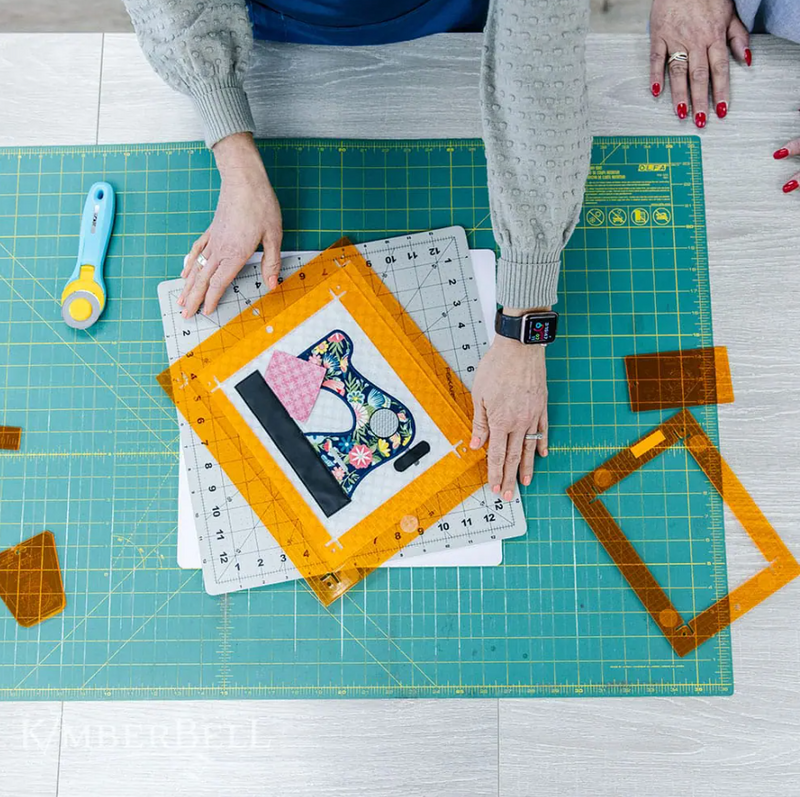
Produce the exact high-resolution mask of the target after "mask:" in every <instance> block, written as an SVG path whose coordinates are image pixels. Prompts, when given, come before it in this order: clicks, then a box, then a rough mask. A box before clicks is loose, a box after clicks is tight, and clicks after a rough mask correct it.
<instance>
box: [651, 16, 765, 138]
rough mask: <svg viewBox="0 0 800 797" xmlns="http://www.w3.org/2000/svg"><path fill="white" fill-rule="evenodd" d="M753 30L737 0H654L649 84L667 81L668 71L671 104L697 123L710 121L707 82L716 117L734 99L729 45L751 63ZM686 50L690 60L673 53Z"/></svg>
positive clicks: (722, 114)
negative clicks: (743, 19) (741, 15)
mask: <svg viewBox="0 0 800 797" xmlns="http://www.w3.org/2000/svg"><path fill="white" fill-rule="evenodd" d="M749 44H750V36H749V33H748V32H747V28H745V26H744V25H743V24H742V22H741V20H740V19H739V17H738V16H737V14H736V6H735V4H734V0H703V1H702V2H698V0H653V5H652V7H651V10H650V85H651V86H652V87H653V94H655V88H654V87H655V86H656V85H659V86H661V85H663V81H664V71H665V70H666V71H667V72H668V73H669V84H670V91H671V93H672V104H673V107H674V108H675V113H676V114H677V116H678V118H679V119H681V120H683V119H686V118H687V117H688V115H689V101H690V99H691V108H692V113H693V115H694V122H695V125H697V127H698V128H701V129H702V128H703V127H705V126H706V124H707V122H708V114H709V106H708V94H709V84H710V87H711V92H712V94H713V97H714V109H715V110H716V113H717V117H718V118H719V119H724V118H725V117H726V116H727V115H728V108H729V103H730V97H729V95H730V88H729V74H728V70H729V65H728V47H729V46H730V51H731V52H732V53H733V55H734V56H735V58H736V59H737V60H739V61H740V62H742V63H746V64H747V65H748V66H749V65H750V63H751V60H752V57H751V54H750V49H749ZM676 53H685V54H686V55H687V56H688V60H683V59H674V60H672V61H670V56H672V55H675V54H676Z"/></svg>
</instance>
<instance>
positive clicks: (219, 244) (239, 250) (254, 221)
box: [178, 133, 283, 318]
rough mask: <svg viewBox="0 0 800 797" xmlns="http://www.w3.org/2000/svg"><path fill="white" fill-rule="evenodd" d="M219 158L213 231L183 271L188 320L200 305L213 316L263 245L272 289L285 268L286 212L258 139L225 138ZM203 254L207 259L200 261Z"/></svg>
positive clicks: (266, 275)
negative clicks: (219, 303)
mask: <svg viewBox="0 0 800 797" xmlns="http://www.w3.org/2000/svg"><path fill="white" fill-rule="evenodd" d="M214 155H215V157H216V160H217V167H218V168H219V172H220V176H221V178H222V186H221V188H220V192H219V199H218V201H217V210H216V213H215V214H214V219H213V221H212V222H211V226H210V227H209V228H208V229H207V230H206V231H205V232H204V233H203V234H202V235H201V236H200V237H199V238H198V239H197V240H196V241H195V242H194V245H193V246H192V249H191V251H190V252H189V256H188V257H187V258H186V263H185V265H184V268H183V271H182V272H181V277H183V278H184V279H185V280H186V285H185V286H184V289H183V293H181V295H180V297H179V299H178V304H179V305H181V306H182V307H183V308H184V310H183V317H184V318H190V317H191V316H193V315H194V314H195V313H196V312H197V311H198V310H199V309H200V307H201V305H202V312H203V313H204V314H208V313H213V312H214V310H216V307H217V303H218V302H219V300H220V298H221V297H222V294H223V293H225V289H226V288H227V287H228V285H230V283H231V281H232V280H233V278H234V277H235V276H236V275H237V274H238V273H239V271H240V270H241V268H242V266H243V265H244V264H245V263H246V262H247V260H248V258H249V257H250V256H251V255H252V254H253V252H255V251H256V249H257V248H258V246H259V244H260V245H261V246H263V248H264V255H263V257H262V258H261V274H262V275H263V277H264V284H265V285H266V286H267V287H268V288H269V289H270V290H272V289H273V288H275V287H277V285H278V274H279V272H280V269H281V238H282V235H283V232H282V226H281V209H280V206H279V205H278V199H277V197H276V196H275V192H274V191H273V190H272V186H271V185H270V182H269V178H268V177H267V172H266V170H265V169H264V163H263V161H262V160H261V155H260V154H259V152H258V149H257V148H256V146H255V142H254V141H253V137H252V136H251V135H250V134H249V133H238V134H236V135H233V136H229V137H228V138H224V139H222V141H220V142H219V143H218V144H217V145H216V146H215V147H214ZM200 255H202V258H203V259H204V260H203V259H201V260H200V262H198V258H199V256H200ZM201 264H202V265H201Z"/></svg>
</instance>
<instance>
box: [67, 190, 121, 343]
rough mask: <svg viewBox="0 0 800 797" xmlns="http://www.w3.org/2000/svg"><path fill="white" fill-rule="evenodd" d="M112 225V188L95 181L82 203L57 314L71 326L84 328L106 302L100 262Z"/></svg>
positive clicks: (103, 257)
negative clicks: (75, 257)
mask: <svg viewBox="0 0 800 797" xmlns="http://www.w3.org/2000/svg"><path fill="white" fill-rule="evenodd" d="M113 226H114V189H113V188H112V187H111V186H110V185H109V184H108V183H95V184H94V185H93V186H92V187H91V189H90V190H89V196H87V197H86V204H85V205H84V206H83V216H82V218H81V237H80V241H79V243H78V262H77V263H76V264H75V270H74V271H73V272H72V276H71V277H70V278H69V282H68V283H67V286H66V287H65V288H64V292H63V293H62V294H61V317H62V318H63V319H64V322H65V323H66V324H67V325H68V326H71V327H73V328H74V329H88V328H89V327H90V326H92V324H94V322H95V321H97V319H98V318H100V315H101V314H102V312H103V310H104V308H105V306H106V286H105V282H103V262H104V261H105V259H106V252H107V251H108V242H109V241H110V240H111V228H112V227H113Z"/></svg>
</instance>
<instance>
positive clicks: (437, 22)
mask: <svg viewBox="0 0 800 797" xmlns="http://www.w3.org/2000/svg"><path fill="white" fill-rule="evenodd" d="M249 8H250V18H251V20H252V21H253V35H254V36H255V38H256V39H265V40H268V41H279V42H298V43H302V44H336V45H345V46H348V45H359V44H390V43H392V42H400V41H408V40H409V39H418V38H420V37H421V36H430V35H431V34H433V33H446V32H479V31H482V30H483V27H484V25H485V23H486V15H487V12H488V10H489V0H269V2H266V1H265V0H249Z"/></svg>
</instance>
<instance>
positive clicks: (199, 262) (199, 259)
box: [195, 252, 208, 269]
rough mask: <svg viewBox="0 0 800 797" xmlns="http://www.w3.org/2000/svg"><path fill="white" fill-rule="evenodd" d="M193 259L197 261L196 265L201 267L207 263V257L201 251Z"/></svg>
mask: <svg viewBox="0 0 800 797" xmlns="http://www.w3.org/2000/svg"><path fill="white" fill-rule="evenodd" d="M195 260H196V261H197V265H198V266H200V268H201V269H202V268H205V267H206V266H207V265H208V259H207V258H206V256H205V255H204V254H203V253H202V252H201V253H200V254H199V255H198V256H197V257H196V258H195Z"/></svg>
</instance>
